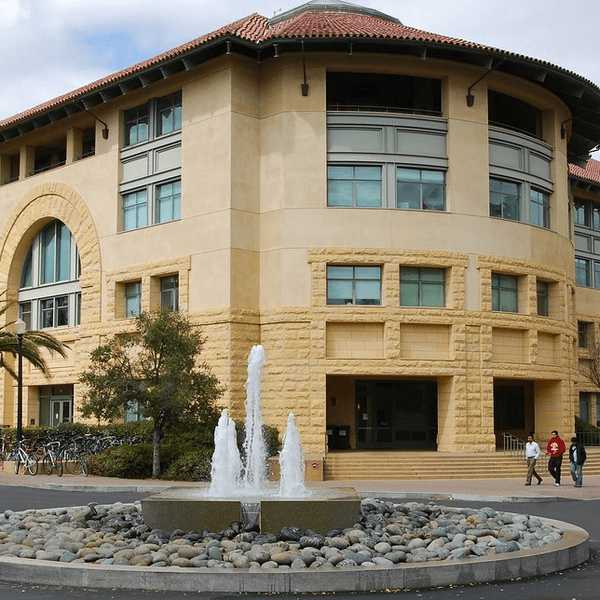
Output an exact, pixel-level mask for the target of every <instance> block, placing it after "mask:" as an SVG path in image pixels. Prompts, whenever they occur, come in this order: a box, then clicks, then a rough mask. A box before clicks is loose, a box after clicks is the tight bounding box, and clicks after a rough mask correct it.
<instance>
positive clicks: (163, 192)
mask: <svg viewBox="0 0 600 600" xmlns="http://www.w3.org/2000/svg"><path fill="white" fill-rule="evenodd" d="M155 195H156V198H155V202H156V206H155V210H154V222H155V223H166V222H167V221H175V220H177V219H179V218H180V216H181V182H180V181H172V182H171V183H163V184H161V185H157V186H156V191H155Z"/></svg>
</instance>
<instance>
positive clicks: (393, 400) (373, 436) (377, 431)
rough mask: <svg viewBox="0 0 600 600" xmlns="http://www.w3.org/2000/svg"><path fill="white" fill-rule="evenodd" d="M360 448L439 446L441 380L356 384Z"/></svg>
mask: <svg viewBox="0 0 600 600" xmlns="http://www.w3.org/2000/svg"><path fill="white" fill-rule="evenodd" d="M356 424H357V427H356V447H357V448H363V449H367V448H371V449H375V448H414V449H435V448H436V447H437V381H414V380H413V381H404V380H363V381H357V382H356Z"/></svg>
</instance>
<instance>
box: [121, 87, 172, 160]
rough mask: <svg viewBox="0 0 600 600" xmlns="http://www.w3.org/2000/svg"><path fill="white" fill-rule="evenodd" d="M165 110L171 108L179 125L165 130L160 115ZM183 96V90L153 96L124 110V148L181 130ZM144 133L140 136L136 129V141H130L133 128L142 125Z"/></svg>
mask: <svg viewBox="0 0 600 600" xmlns="http://www.w3.org/2000/svg"><path fill="white" fill-rule="evenodd" d="M165 110H170V111H171V112H172V114H173V120H174V122H175V123H176V124H177V125H178V126H177V127H175V128H173V129H170V130H168V131H163V130H162V126H161V124H160V123H161V120H160V116H161V114H162V113H163V112H164V111H165ZM182 110H183V96H182V92H181V90H179V91H177V92H172V93H171V94H167V95H165V96H160V97H157V98H152V99H151V100H149V101H148V102H144V103H142V104H138V105H137V106H134V107H132V108H128V109H126V110H124V111H123V142H122V147H123V148H130V147H132V146H138V145H140V144H145V143H148V142H152V141H153V140H156V139H160V138H163V137H165V136H168V135H172V134H174V133H177V132H180V131H181V129H182V126H183V123H182ZM143 125H145V129H144V128H142V131H143V134H142V135H141V136H140V135H139V132H138V131H137V130H136V136H135V141H130V139H131V131H132V130H133V128H138V127H142V126H143Z"/></svg>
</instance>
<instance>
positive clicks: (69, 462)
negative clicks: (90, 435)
mask: <svg viewBox="0 0 600 600" xmlns="http://www.w3.org/2000/svg"><path fill="white" fill-rule="evenodd" d="M62 461H63V463H64V465H65V469H66V470H67V472H68V473H70V474H71V475H85V476H86V477H87V476H88V474H89V467H88V462H87V458H86V457H85V455H84V454H83V453H82V452H81V451H79V450H78V449H77V448H76V447H74V446H73V445H71V446H69V447H67V448H65V449H64V452H63V453H62Z"/></svg>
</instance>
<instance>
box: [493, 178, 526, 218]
mask: <svg viewBox="0 0 600 600" xmlns="http://www.w3.org/2000/svg"><path fill="white" fill-rule="evenodd" d="M520 195H521V192H520V186H519V184H518V183H513V182H511V181H502V180H500V179H490V217H499V218H501V219H509V220H510V221H519V220H520Z"/></svg>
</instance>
